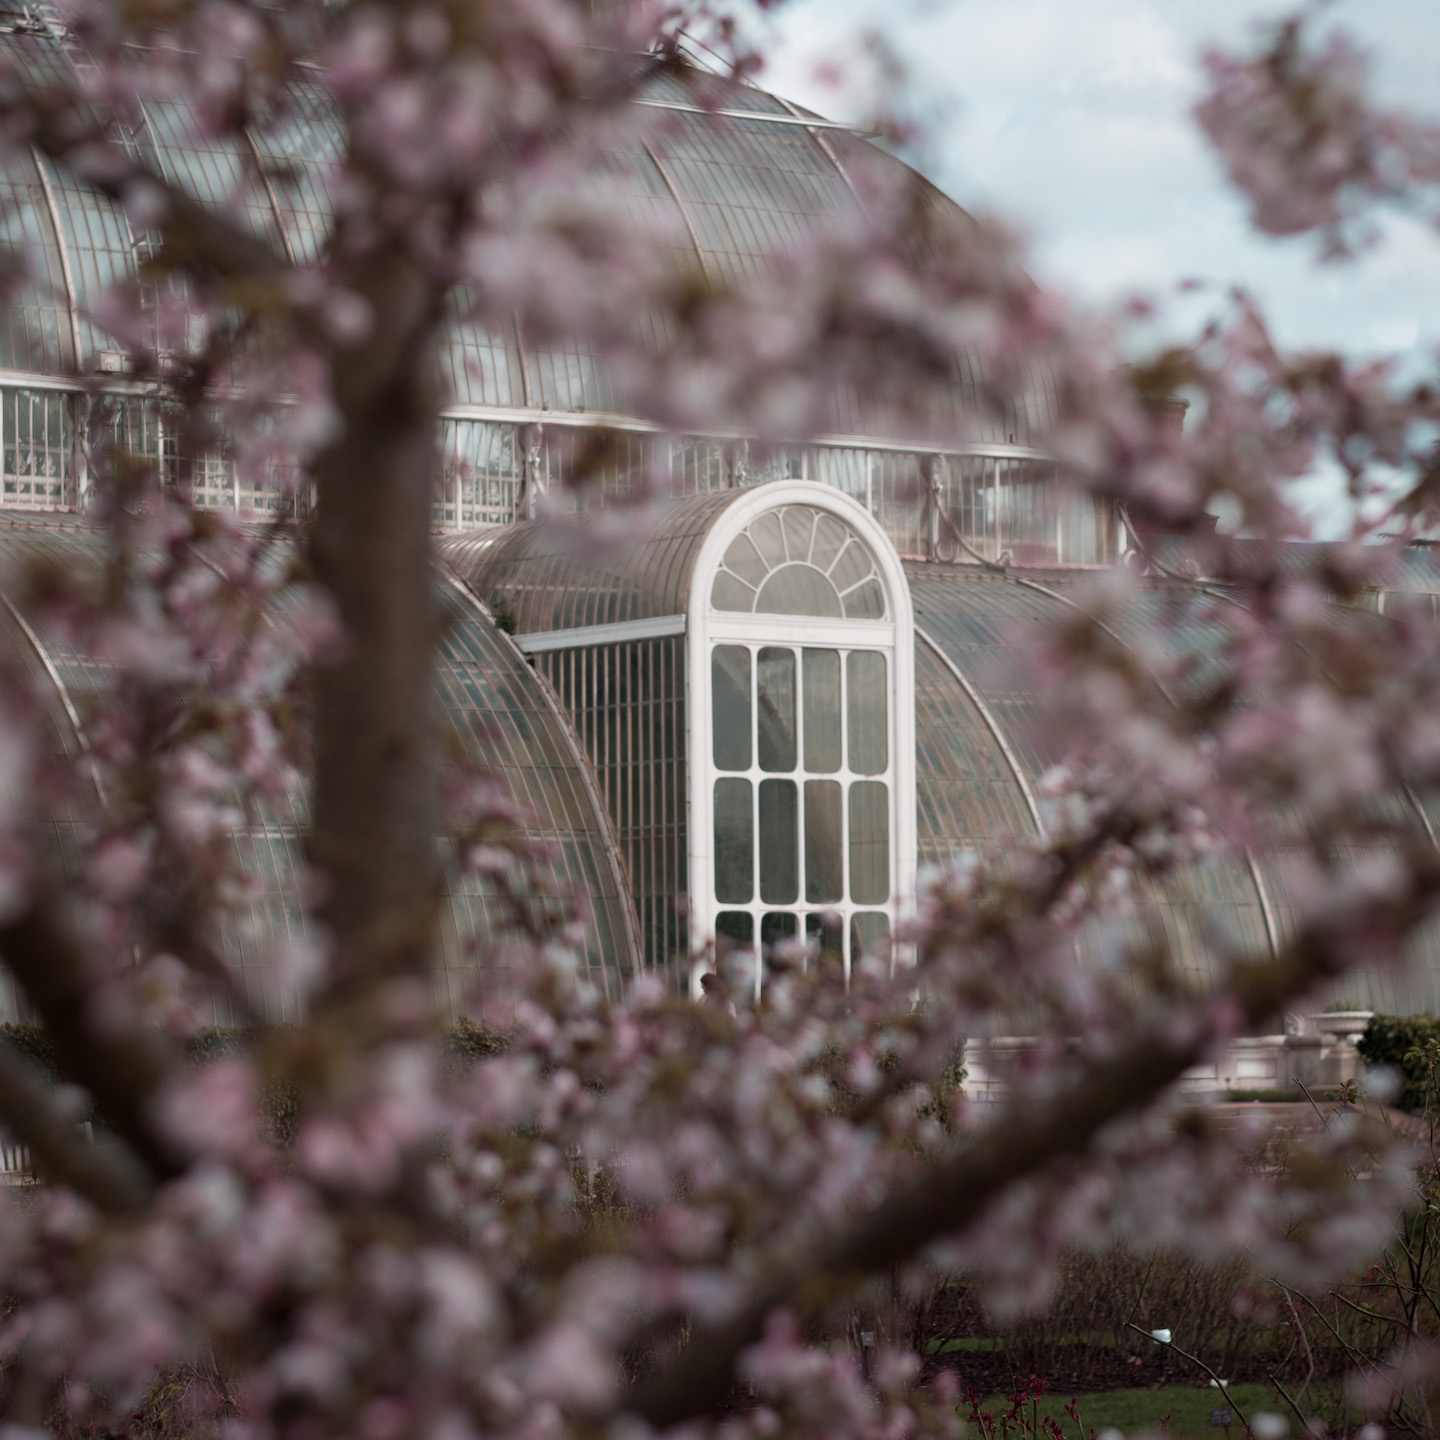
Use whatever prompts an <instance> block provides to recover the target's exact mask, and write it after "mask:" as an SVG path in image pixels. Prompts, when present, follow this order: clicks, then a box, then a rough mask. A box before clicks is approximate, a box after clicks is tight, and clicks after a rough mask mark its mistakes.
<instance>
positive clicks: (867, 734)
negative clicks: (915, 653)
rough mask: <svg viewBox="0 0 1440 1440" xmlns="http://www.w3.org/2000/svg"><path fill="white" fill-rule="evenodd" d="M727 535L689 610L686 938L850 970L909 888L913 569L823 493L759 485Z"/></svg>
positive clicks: (725, 527) (724, 525)
mask: <svg viewBox="0 0 1440 1440" xmlns="http://www.w3.org/2000/svg"><path fill="white" fill-rule="evenodd" d="M782 491H783V492H786V493H785V494H784V496H783V498H785V499H788V500H790V502H791V503H776V502H777V501H780V500H781V499H782V494H781V493H779V492H782ZM767 492H768V493H767ZM789 492H796V493H795V494H794V495H793V496H792V495H791V494H790V493H789ZM802 495H803V497H804V499H803V502H801V501H800V499H799V497H800V496H802ZM736 512H739V513H736ZM717 532H723V533H718V534H717V535H715V536H712V541H713V544H707V550H709V551H710V552H711V553H712V554H713V556H714V558H713V560H712V561H711V564H710V567H709V568H708V572H707V567H706V565H705V563H704V559H703V557H702V562H701V564H700V565H699V566H698V568H697V577H696V596H695V603H693V604H692V625H691V635H692V643H693V644H694V651H693V652H692V653H693V656H694V662H696V668H694V669H692V672H691V673H692V688H691V694H692V697H694V699H695V700H697V701H699V700H700V697H702V696H703V701H702V702H701V703H698V704H694V705H693V706H692V711H691V713H692V715H693V716H694V717H695V720H694V723H693V724H692V749H691V756H692V765H693V767H694V771H695V774H694V776H693V778H692V842H691V848H692V868H691V889H692V894H691V907H692V920H693V921H695V922H699V923H698V924H696V925H695V928H694V933H695V935H696V937H697V938H700V937H702V936H709V935H713V936H714V937H715V939H716V941H717V944H719V945H720V946H721V947H722V948H726V949H740V950H745V951H748V952H750V953H752V954H757V955H759V956H760V957H762V958H763V956H764V955H765V954H767V953H768V952H769V951H770V950H771V949H773V947H774V946H775V945H777V944H779V943H781V942H783V941H786V940H795V941H799V940H808V941H811V942H813V943H814V945H815V948H816V950H817V952H818V953H819V955H820V956H821V958H822V960H823V961H825V962H827V963H830V964H833V965H835V966H836V968H837V969H839V970H843V971H844V973H845V974H846V975H847V976H848V973H849V969H850V967H851V965H852V964H853V963H854V961H855V960H856V959H858V957H859V956H860V955H861V954H862V953H865V952H873V951H874V950H875V949H876V948H877V946H879V945H880V944H881V943H882V942H883V941H884V939H885V937H886V936H887V935H888V934H889V932H890V929H891V926H892V922H893V917H894V909H895V903H896V899H897V896H898V895H900V894H901V893H902V892H903V890H904V889H905V888H906V887H907V886H908V885H909V884H910V883H912V881H913V851H914V840H913V832H914V806H915V800H914V778H913V768H914V767H913V748H914V743H913V730H912V728H911V724H912V721H911V715H910V705H909V703H907V702H909V701H910V699H911V692H912V691H913V681H912V680H911V678H910V676H911V666H912V663H913V662H912V660H911V651H910V626H909V623H908V620H909V616H908V609H909V596H908V592H907V591H906V590H905V586H904V577H903V573H902V572H901V570H900V567H899V563H898V561H897V560H896V558H895V556H894V553H893V551H891V550H890V549H889V545H888V542H887V541H886V540H885V537H884V535H883V534H882V533H881V532H880V531H879V530H878V527H875V526H874V525H873V522H871V521H870V520H869V517H868V516H865V515H864V513H863V511H860V509H859V507H858V506H855V505H854V504H853V502H851V501H849V500H848V499H846V498H845V497H843V496H835V497H833V498H832V497H829V496H827V497H826V498H824V499H821V498H820V497H819V496H817V493H816V487H810V486H798V485H790V484H785V485H769V486H764V487H760V488H759V489H758V490H757V491H756V492H752V493H751V494H750V495H748V496H747V497H746V498H745V499H744V500H743V501H741V502H737V505H736V506H735V507H733V509H732V510H731V511H730V512H727V514H726V515H725V516H724V517H722V520H721V521H720V523H719V524H718V525H717ZM887 572H888V573H887ZM897 609H900V610H902V611H903V612H904V614H905V621H906V623H905V624H904V625H903V627H902V626H899V625H897V614H896V612H897ZM901 672H903V684H904V688H903V689H901V688H900V681H901V679H902V675H901ZM902 696H903V699H902V698H901V697H902ZM907 746H908V750H907ZM761 973H763V967H757V971H756V974H757V990H758V988H759V976H760V974H761Z"/></svg>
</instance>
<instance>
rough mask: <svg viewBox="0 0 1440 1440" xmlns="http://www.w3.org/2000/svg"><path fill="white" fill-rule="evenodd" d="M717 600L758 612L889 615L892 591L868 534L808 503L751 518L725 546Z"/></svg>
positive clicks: (718, 605) (719, 605)
mask: <svg viewBox="0 0 1440 1440" xmlns="http://www.w3.org/2000/svg"><path fill="white" fill-rule="evenodd" d="M710 603H711V605H713V606H714V607H715V609H717V610H742V611H749V612H751V613H754V614H757V615H813V616H817V617H819V618H821V619H837V620H838V619H841V618H848V619H851V620H883V619H884V618H885V591H884V588H883V587H882V586H881V584H880V577H879V575H878V574H877V573H876V570H875V561H874V559H873V557H872V556H871V554H870V550H869V548H868V547H867V546H866V544H865V542H864V541H863V540H861V539H860V537H859V536H858V535H857V534H856V533H855V532H854V531H853V530H852V529H851V528H850V527H849V526H848V525H847V524H845V522H844V521H843V520H841V519H839V518H838V517H836V516H834V515H831V514H828V513H827V512H826V511H823V510H812V509H811V508H810V507H809V506H808V505H786V506H784V507H782V508H781V509H779V510H771V511H768V512H767V513H766V514H764V515H759V516H757V517H756V518H755V519H754V520H752V521H751V522H750V524H749V526H748V527H747V528H746V529H745V530H743V531H742V532H741V533H740V534H739V535H737V536H736V537H735V539H734V540H733V541H731V543H730V548H729V549H728V550H727V551H726V552H725V558H724V560H723V561H722V562H721V566H720V571H719V573H718V574H717V575H716V576H715V584H714V586H713V587H712V589H711V591H710Z"/></svg>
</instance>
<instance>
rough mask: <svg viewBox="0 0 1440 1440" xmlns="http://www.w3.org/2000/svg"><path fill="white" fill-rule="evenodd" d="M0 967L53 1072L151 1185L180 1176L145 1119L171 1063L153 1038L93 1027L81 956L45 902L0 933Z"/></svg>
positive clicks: (169, 1150) (177, 1158)
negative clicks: (99, 1118)
mask: <svg viewBox="0 0 1440 1440" xmlns="http://www.w3.org/2000/svg"><path fill="white" fill-rule="evenodd" d="M0 959H3V960H4V962H5V964H6V965H8V966H9V967H10V970H11V972H12V973H13V974H14V976H15V979H16V980H17V981H18V982H19V984H20V987H21V989H22V990H24V992H25V994H26V996H27V997H28V999H29V1000H30V1003H31V1004H32V1005H33V1006H34V1007H35V1009H36V1011H37V1012H38V1014H39V1017H40V1023H41V1024H42V1025H43V1026H44V1027H45V1030H46V1032H47V1034H48V1035H49V1036H50V1042H51V1044H52V1045H54V1047H55V1059H56V1063H57V1064H58V1065H59V1067H60V1070H61V1072H62V1073H63V1074H64V1075H66V1076H67V1077H68V1078H70V1079H71V1080H74V1081H75V1082H76V1083H77V1084H80V1085H83V1086H84V1087H85V1089H86V1090H88V1091H89V1092H90V1095H91V1096H92V1098H93V1099H94V1101H95V1103H96V1104H97V1105H98V1106H99V1107H100V1108H101V1110H103V1111H104V1114H105V1119H106V1121H107V1122H108V1123H109V1124H110V1125H111V1126H112V1127H113V1128H114V1129H115V1130H116V1132H117V1133H118V1134H119V1135H120V1136H121V1138H122V1139H124V1141H125V1143H126V1144H127V1145H129V1147H130V1149H131V1150H132V1151H133V1152H134V1153H135V1155H136V1156H137V1157H138V1158H139V1159H140V1160H141V1161H142V1162H143V1163H144V1165H145V1167H146V1168H147V1169H148V1170H149V1172H150V1174H151V1175H152V1176H153V1177H154V1178H155V1179H156V1180H169V1179H173V1178H174V1177H175V1176H177V1175H180V1174H183V1173H184V1170H185V1168H186V1167H185V1159H184V1157H183V1156H182V1155H180V1154H179V1153H178V1152H177V1151H176V1149H175V1147H174V1146H173V1145H172V1144H171V1143H170V1142H169V1141H168V1140H167V1139H165V1137H164V1136H163V1135H161V1134H160V1132H159V1131H158V1130H157V1129H156V1127H155V1125H154V1123H153V1121H152V1119H151V1116H150V1103H151V1101H152V1100H153V1099H154V1097H155V1094H156V1092H157V1091H158V1090H159V1088H160V1086H161V1084H162V1083H163V1082H164V1081H165V1079H166V1077H167V1076H168V1074H169V1073H170V1068H171V1066H172V1065H173V1064H174V1062H175V1058H176V1057H175V1056H174V1055H173V1054H172V1053H171V1052H170V1048H169V1046H168V1045H166V1044H165V1042H164V1041H163V1040H162V1039H161V1037H160V1035H159V1033H158V1032H156V1031H153V1030H149V1029H142V1028H140V1027H138V1026H125V1027H121V1026H117V1025H113V1024H104V1023H97V1019H98V1017H97V1016H96V1015H95V1007H94V1001H93V997H92V994H91V986H90V981H89V977H88V976H87V974H86V970H87V965H86V957H85V954H84V952H83V950H82V949H81V948H80V945H79V942H78V941H77V940H76V938H75V936H74V934H73V932H72V931H71V929H70V927H69V925H67V924H66V922H65V921H64V919H63V918H62V917H61V916H60V914H59V913H58V910H57V908H56V906H55V903H54V902H53V901H51V900H48V899H46V898H43V897H42V898H39V899H35V900H32V902H31V905H30V907H29V908H28V909H27V910H25V911H24V912H23V913H21V914H20V915H18V916H16V917H15V918H14V919H12V920H9V921H7V922H5V923H4V924H3V925H0Z"/></svg>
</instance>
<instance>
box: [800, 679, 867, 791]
mask: <svg viewBox="0 0 1440 1440" xmlns="http://www.w3.org/2000/svg"><path fill="white" fill-rule="evenodd" d="M802 672H803V675H804V681H805V685H804V694H805V768H806V769H807V770H809V771H810V772H811V773H812V774H816V775H830V774H833V773H834V772H835V771H836V770H838V769H839V768H840V655H839V653H838V652H837V651H835V650H806V651H805V652H804V656H803V660H802ZM881 703H882V704H883V703H884V700H883V697H882V700H881ZM851 768H852V769H853V768H854V767H853V766H852V767H851ZM882 768H883V767H882Z"/></svg>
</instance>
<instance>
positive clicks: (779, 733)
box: [755, 645, 795, 773]
mask: <svg viewBox="0 0 1440 1440" xmlns="http://www.w3.org/2000/svg"><path fill="white" fill-rule="evenodd" d="M755 689H756V706H755V716H756V729H757V730H758V732H759V736H758V738H759V742H760V744H759V749H760V768H761V769H762V770H769V771H771V772H772V773H773V772H775V771H785V770H793V769H794V768H795V652H794V651H793V650H784V649H781V648H779V647H778V646H775V645H767V646H766V647H765V648H764V649H763V650H762V651H761V652H760V660H759V664H758V665H757V666H756V667H755Z"/></svg>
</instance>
